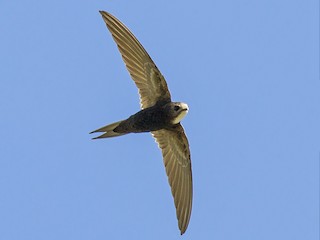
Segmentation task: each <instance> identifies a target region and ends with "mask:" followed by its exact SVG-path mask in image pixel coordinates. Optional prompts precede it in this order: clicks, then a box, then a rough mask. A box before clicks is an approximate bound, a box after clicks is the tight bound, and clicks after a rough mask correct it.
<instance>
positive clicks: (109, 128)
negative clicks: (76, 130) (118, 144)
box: [90, 121, 127, 139]
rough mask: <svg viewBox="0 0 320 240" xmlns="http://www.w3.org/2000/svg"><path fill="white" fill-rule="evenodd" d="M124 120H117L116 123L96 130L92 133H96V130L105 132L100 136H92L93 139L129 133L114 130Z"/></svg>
mask: <svg viewBox="0 0 320 240" xmlns="http://www.w3.org/2000/svg"><path fill="white" fill-rule="evenodd" d="M121 122H122V121H119V122H115V123H111V124H109V125H106V126H104V127H102V128H99V129H97V130H94V131H92V132H90V134H91V133H96V132H104V134H102V135H100V136H98V137H95V138H92V139H99V138H110V137H117V136H121V135H124V134H127V133H117V132H114V131H113V130H114V129H115V128H116V127H118V126H119V124H120V123H121Z"/></svg>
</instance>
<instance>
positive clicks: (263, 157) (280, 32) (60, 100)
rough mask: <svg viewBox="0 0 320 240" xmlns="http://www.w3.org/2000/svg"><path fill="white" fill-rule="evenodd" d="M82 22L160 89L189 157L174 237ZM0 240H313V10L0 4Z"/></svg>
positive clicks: (114, 55)
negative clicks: (190, 189) (119, 35)
mask: <svg viewBox="0 0 320 240" xmlns="http://www.w3.org/2000/svg"><path fill="white" fill-rule="evenodd" d="M98 10H106V11H109V12H110V13H112V14H114V15H115V16H116V17H117V18H119V19H120V20H121V21H122V22H124V23H125V24H126V25H127V26H128V27H129V28H130V29H131V31H132V32H133V33H134V34H135V35H136V36H137V38H138V39H139V40H140V42H141V43H142V44H143V45H144V47H145V48H146V49H147V51H148V52H149V54H150V55H151V57H152V58H153V60H154V61H155V63H156V64H157V65H158V67H159V69H160V70H161V72H162V73H163V75H164V76H165V77H166V80H167V82H168V86H169V89H170V91H171V94H172V96H173V100H176V101H183V102H186V103H188V105H189V107H190V111H189V114H188V115H187V116H186V118H185V119H184V120H183V122H182V123H183V125H184V127H185V130H186V133H187V135H188V137H189V141H190V145H191V153H192V164H193V165H192V166H193V179H194V204H193V212H192V216H191V221H190V224H189V228H188V230H187V232H186V233H185V235H183V236H182V237H181V236H180V234H179V231H178V226H177V220H176V216H175V208H174V204H173V199H172V196H171V192H170V188H169V184H168V181H167V177H166V174H165V171H164V166H163V163H162V156H161V152H160V150H159V149H158V147H157V145H156V144H155V142H154V139H153V138H152V137H151V135H150V134H149V133H144V134H131V135H126V136H123V137H119V138H113V139H104V140H96V141H93V140H91V137H92V136H91V135H89V134H88V133H89V132H90V131H92V130H94V129H96V128H98V127H101V126H103V125H105V124H108V123H111V122H114V121H118V120H121V119H124V118H126V117H128V116H129V115H131V114H133V113H135V112H137V111H138V110H139V99H138V94H137V89H136V87H135V85H134V84H133V81H132V80H131V79H130V77H129V74H128V72H127V71H126V69H125V66H124V64H123V62H122V59H121V57H120V54H119V52H118V49H117V47H116V45H115V43H114V42H113V39H112V38H111V35H110V33H109V32H108V30H107V28H106V26H105V23H104V22H103V20H102V18H101V16H100V14H99V12H98ZM0 43H1V44H0V110H1V115H0V130H1V138H0V239H3V240H18V239H21V240H43V239H45V240H57V239H60V240H66V239H68V240H70V239H77V240H85V239H86V240H87V239H90V240H95V239H115V240H116V239H133V240H138V239H139V240H140V239H156V240H157V239H210V240H211V239H213V240H214V239H226V240H229V239H230V240H235V239H241V240H242V239H243V240H257V239H259V240H264V239H265V240H270V239H273V240H275V239H276V240H278V239H279V240H283V239H306V240H316V239H319V158H320V157H319V156H320V125H319V123H320V107H319V106H320V82H319V6H318V1H313V0H310V1H298V0H293V1H292V0H290V1H289V0H287V1H284V0H262V1H253V0H247V1H236V0H227V1H212V0H203V1H201V0H199V1H180V0H179V1H142V0H137V1H109V0H104V1H83V0H80V1H74V0H70V1H35V0H33V1H1V2H0Z"/></svg>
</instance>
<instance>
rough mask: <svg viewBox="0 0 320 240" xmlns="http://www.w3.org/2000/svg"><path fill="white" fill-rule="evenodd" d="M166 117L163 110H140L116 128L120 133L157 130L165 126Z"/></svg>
mask: <svg viewBox="0 0 320 240" xmlns="http://www.w3.org/2000/svg"><path fill="white" fill-rule="evenodd" d="M165 123H166V120H165V117H164V114H163V113H162V112H156V111H153V112H151V111H144V110H142V111H140V112H138V113H136V114H134V115H132V116H131V117H129V118H128V119H127V120H125V121H123V122H122V123H121V124H120V125H119V126H118V127H117V128H116V129H115V131H116V132H119V133H130V132H132V133H139V132H150V131H157V130H160V129H163V128H165Z"/></svg>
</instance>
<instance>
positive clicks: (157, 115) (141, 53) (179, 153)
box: [90, 11, 193, 235]
mask: <svg viewBox="0 0 320 240" xmlns="http://www.w3.org/2000/svg"><path fill="white" fill-rule="evenodd" d="M99 12H100V14H101V15H102V18H103V20H104V22H105V23H106V26H107V28H108V29H109V31H110V32H111V35H112V37H113V39H114V41H115V42H116V44H117V46H118V49H119V51H120V53H121V56H122V59H123V61H124V63H125V65H126V68H127V70H128V71H129V73H130V75H131V78H132V79H133V81H134V83H135V85H136V86H137V88H138V92H139V96H140V107H141V110H140V111H138V112H137V113H135V114H133V115H131V116H130V117H128V118H127V119H125V120H121V121H117V122H114V123H112V124H108V125H106V126H104V127H101V128H99V129H97V130H94V131H92V132H90V133H100V134H101V133H102V135H100V136H98V137H94V138H93V139H101V138H111V137H117V136H122V135H125V134H128V133H142V132H151V134H152V136H153V137H154V138H155V141H156V142H157V143H158V146H159V148H160V149H161V151H162V157H163V162H164V165H165V170H166V174H167V177H168V181H169V185H170V187H171V193H172V196H173V199H174V204H175V208H176V216H177V220H178V227H179V229H180V234H181V235H182V234H184V233H185V231H186V230H187V227H188V225H189V221H190V216H191V210H192V198H193V184H192V170H191V157H190V148H189V142H188V139H187V136H186V134H185V131H184V128H183V127H182V125H181V123H180V121H181V120H182V119H183V118H184V117H185V116H186V114H187V113H188V111H189V107H188V105H187V104H186V103H183V102H172V101H171V94H170V92H169V89H168V86H167V83H166V80H165V78H164V76H163V75H162V74H161V72H160V71H159V69H158V68H157V66H156V64H155V63H154V62H153V60H152V59H151V57H150V56H149V54H148V53H147V51H146V50H145V49H144V47H143V46H142V45H141V43H140V42H139V41H138V40H137V38H136V37H135V36H134V35H133V34H132V33H131V31H130V30H129V29H128V28H127V27H126V26H125V25H124V24H123V23H122V22H120V21H119V20H118V19H117V18H116V17H114V16H113V15H111V14H110V13H108V12H105V11H99Z"/></svg>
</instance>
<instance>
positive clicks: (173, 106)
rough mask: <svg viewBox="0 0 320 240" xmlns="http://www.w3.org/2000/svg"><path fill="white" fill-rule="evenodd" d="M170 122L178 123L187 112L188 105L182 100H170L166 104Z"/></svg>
mask: <svg viewBox="0 0 320 240" xmlns="http://www.w3.org/2000/svg"><path fill="white" fill-rule="evenodd" d="M166 110H167V114H168V116H169V119H170V123H171V124H178V123H179V122H180V121H181V120H182V119H183V118H184V117H185V116H186V114H187V113H188V110H189V107H188V105H187V104H186V103H183V102H171V103H168V104H167V105H166Z"/></svg>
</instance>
